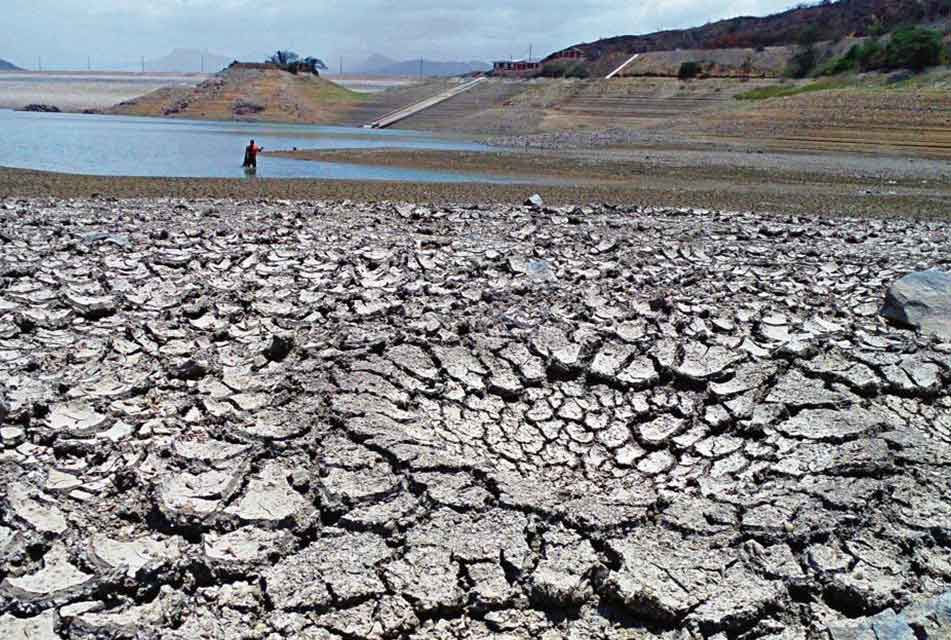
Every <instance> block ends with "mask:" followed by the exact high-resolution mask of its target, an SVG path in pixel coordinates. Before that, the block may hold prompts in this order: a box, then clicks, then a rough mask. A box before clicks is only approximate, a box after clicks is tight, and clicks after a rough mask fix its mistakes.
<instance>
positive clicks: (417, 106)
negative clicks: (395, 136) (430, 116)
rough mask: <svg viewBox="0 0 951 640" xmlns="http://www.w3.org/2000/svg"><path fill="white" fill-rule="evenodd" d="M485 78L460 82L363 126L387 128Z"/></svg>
mask: <svg viewBox="0 0 951 640" xmlns="http://www.w3.org/2000/svg"><path fill="white" fill-rule="evenodd" d="M485 79H486V78H485V76H482V77H479V78H476V79H475V80H472V81H470V82H466V83H464V84H460V85H458V86H456V87H453V88H452V89H449V90H447V91H443V92H442V93H439V94H437V95H435V96H432V97H431V98H426V99H425V100H420V101H419V102H416V103H414V104H411V105H408V106H406V107H402V108H400V109H397V110H396V111H392V112H390V113H388V114H386V115H385V116H383V117H381V118H378V119H377V120H374V121H373V122H371V123H369V124H365V125H363V126H364V128H365V129H385V128H386V127H389V126H391V125H394V124H396V123H397V122H399V121H400V120H404V119H406V118H408V117H410V116H412V115H415V114H417V113H419V112H420V111H424V110H425V109H429V108H430V107H434V106H436V105H437V104H440V103H442V102H445V101H446V100H449V99H450V98H453V97H455V96H457V95H459V94H460V93H465V92H466V91H468V90H469V89H472V88H473V87H475V86H477V85H478V84H480V83H481V82H484V81H485Z"/></svg>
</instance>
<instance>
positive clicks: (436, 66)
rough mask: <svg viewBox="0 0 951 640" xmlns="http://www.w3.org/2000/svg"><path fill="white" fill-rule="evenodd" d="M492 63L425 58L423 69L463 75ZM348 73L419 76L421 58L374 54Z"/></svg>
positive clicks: (437, 73)
mask: <svg viewBox="0 0 951 640" xmlns="http://www.w3.org/2000/svg"><path fill="white" fill-rule="evenodd" d="M491 68H492V65H490V64H488V63H486V62H482V61H480V60H470V61H468V62H442V61H438V60H425V59H424V60H423V65H422V71H423V75H424V76H439V77H449V76H461V75H465V74H467V73H472V72H474V71H488V70H489V69H491ZM346 71H347V72H348V73H362V74H366V75H374V76H418V75H419V72H420V64H419V59H416V60H404V61H397V60H393V59H391V58H387V57H386V56H381V55H379V54H374V55H372V56H370V57H369V58H367V59H366V60H365V61H364V62H363V63H361V64H359V65H357V66H356V68H353V69H346Z"/></svg>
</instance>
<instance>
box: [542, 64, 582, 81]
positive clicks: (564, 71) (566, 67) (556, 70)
mask: <svg viewBox="0 0 951 640" xmlns="http://www.w3.org/2000/svg"><path fill="white" fill-rule="evenodd" d="M540 75H541V76H542V77H543V78H587V77H588V76H589V75H591V73H590V72H589V71H588V67H587V65H585V63H583V62H579V61H577V60H552V61H551V62H546V63H545V64H544V65H542V70H541V72H540Z"/></svg>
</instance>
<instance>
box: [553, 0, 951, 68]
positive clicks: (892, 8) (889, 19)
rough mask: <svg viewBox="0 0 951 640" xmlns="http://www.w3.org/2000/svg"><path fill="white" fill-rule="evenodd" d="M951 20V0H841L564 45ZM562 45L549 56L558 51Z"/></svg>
mask: <svg viewBox="0 0 951 640" xmlns="http://www.w3.org/2000/svg"><path fill="white" fill-rule="evenodd" d="M949 21H951V3H949V2H947V1H946V0H840V1H839V2H825V3H822V4H816V5H809V6H803V5H800V6H798V7H795V8H793V9H788V10H786V11H782V12H779V13H775V14H771V15H768V16H763V17H753V16H739V17H735V18H728V19H725V20H718V21H716V22H710V23H707V24H705V25H702V26H699V27H693V28H689V29H671V30H665V31H655V32H651V33H645V34H640V35H621V36H613V37H611V38H603V39H601V40H596V41H594V42H583V43H579V44H576V45H573V46H570V47H566V48H565V49H562V50H561V51H567V50H569V49H580V50H581V51H582V52H584V54H585V57H586V58H587V59H588V60H598V59H600V58H602V57H605V56H609V55H614V54H629V55H633V54H635V53H647V52H651V51H674V50H677V49H734V48H753V49H760V48H763V47H771V46H789V45H795V44H799V43H801V42H806V41H820V40H837V39H839V38H843V37H848V36H853V37H861V36H868V35H877V34H881V33H885V32H888V31H890V30H893V29H895V28H896V27H899V26H904V25H906V24H919V23H925V22H945V23H947V22H949ZM561 51H559V52H556V53H553V54H551V55H550V56H549V57H548V58H546V60H549V59H553V58H556V57H558V54H559V53H561Z"/></svg>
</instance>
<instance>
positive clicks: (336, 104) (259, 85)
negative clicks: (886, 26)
mask: <svg viewBox="0 0 951 640" xmlns="http://www.w3.org/2000/svg"><path fill="white" fill-rule="evenodd" d="M363 100H365V96H364V95H362V94H359V93H356V92H353V91H350V90H349V89H345V88H344V87H341V86H339V85H337V84H334V83H333V82H330V81H328V80H325V79H324V78H321V77H319V76H316V75H313V74H309V73H308V74H305V73H300V74H295V73H290V72H288V71H284V70H281V69H278V68H271V67H268V66H266V65H232V66H231V67H229V68H228V69H225V70H224V71H222V72H220V73H218V74H216V75H215V76H213V77H212V78H210V79H208V80H206V81H205V82H202V83H201V84H199V85H198V86H196V87H193V88H182V87H169V88H163V89H159V90H157V91H153V92H151V93H148V94H146V95H144V96H141V97H139V98H135V99H133V100H129V101H126V102H122V103H120V104H118V105H116V106H114V107H112V108H110V109H107V110H106V111H105V113H108V114H114V115H131V116H152V117H169V118H189V119H196V120H240V121H252V122H286V123H313V124H327V123H333V122H337V121H339V120H340V118H341V114H344V113H347V112H348V111H349V110H351V109H352V108H354V107H356V106H358V105H359V104H360V103H361V102H362V101H363Z"/></svg>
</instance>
